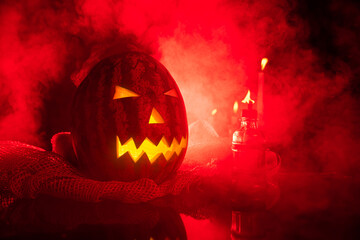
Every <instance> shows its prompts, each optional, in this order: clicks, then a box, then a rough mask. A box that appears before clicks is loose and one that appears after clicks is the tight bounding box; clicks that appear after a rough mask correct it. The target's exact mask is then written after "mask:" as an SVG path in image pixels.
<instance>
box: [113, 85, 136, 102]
mask: <svg viewBox="0 0 360 240" xmlns="http://www.w3.org/2000/svg"><path fill="white" fill-rule="evenodd" d="M128 97H139V94H136V93H134V92H133V91H131V90H129V89H126V88H123V87H120V86H115V94H114V97H113V99H114V100H115V99H119V98H128Z"/></svg>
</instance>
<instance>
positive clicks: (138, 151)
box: [116, 136, 187, 163]
mask: <svg viewBox="0 0 360 240" xmlns="http://www.w3.org/2000/svg"><path fill="white" fill-rule="evenodd" d="M186 146H187V137H185V138H184V137H182V138H181V141H180V143H179V142H178V141H177V140H176V138H173V140H172V142H171V144H170V145H169V144H168V142H167V141H166V138H165V137H162V138H161V140H160V142H159V143H158V145H155V144H154V143H153V142H152V141H151V140H150V139H148V138H145V140H144V141H143V142H142V144H141V145H140V146H139V147H138V148H137V147H136V145H135V142H134V139H133V138H129V139H128V140H127V141H126V142H125V143H124V144H121V142H120V140H119V137H118V136H116V156H117V158H119V157H121V156H122V155H124V154H125V153H129V155H130V157H131V158H132V159H133V161H134V162H135V163H136V162H137V161H138V160H139V159H140V158H141V156H143V154H146V155H147V156H148V158H149V161H150V163H153V162H155V160H156V159H158V157H159V156H160V155H161V154H162V155H164V157H165V159H166V160H167V161H168V160H169V159H170V158H171V157H172V156H173V154H174V153H175V154H176V155H177V156H179V155H180V153H181V152H182V150H183V149H185V148H186Z"/></svg>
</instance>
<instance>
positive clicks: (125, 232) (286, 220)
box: [0, 172, 360, 239]
mask: <svg viewBox="0 0 360 240" xmlns="http://www.w3.org/2000/svg"><path fill="white" fill-rule="evenodd" d="M359 186H360V180H359V179H356V178H353V177H346V176H339V175H337V174H335V173H321V174H320V173H299V172H298V173H295V172H279V173H278V174H277V176H276V178H274V179H273V180H272V181H266V183H260V182H258V183H256V182H254V184H248V189H247V190H246V191H240V192H239V191H232V190H231V189H232V188H236V183H235V184H234V185H233V186H231V187H230V188H216V187H213V188H212V187H206V186H195V187H192V188H191V189H189V190H188V191H186V192H185V193H184V194H182V195H180V196H175V197H165V198H161V199H156V200H154V201H152V202H150V203H143V204H122V203H119V202H115V201H102V202H99V203H83V202H76V201H70V200H64V199H56V198H51V197H48V196H42V197H40V198H38V199H35V200H21V201H18V202H15V203H14V204H13V205H11V206H10V207H8V208H3V209H1V211H0V217H1V218H0V237H1V238H2V239H360V207H359V205H360V201H359V200H360V191H359ZM224 189H227V190H224ZM229 189H230V191H229Z"/></svg>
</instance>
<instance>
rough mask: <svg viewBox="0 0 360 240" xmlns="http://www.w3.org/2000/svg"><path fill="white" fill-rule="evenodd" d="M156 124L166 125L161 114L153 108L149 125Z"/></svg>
mask: <svg viewBox="0 0 360 240" xmlns="http://www.w3.org/2000/svg"><path fill="white" fill-rule="evenodd" d="M155 123H164V119H163V118H162V116H161V115H160V113H159V112H158V111H157V110H156V109H155V108H153V109H152V111H151V115H150V119H149V124H155Z"/></svg>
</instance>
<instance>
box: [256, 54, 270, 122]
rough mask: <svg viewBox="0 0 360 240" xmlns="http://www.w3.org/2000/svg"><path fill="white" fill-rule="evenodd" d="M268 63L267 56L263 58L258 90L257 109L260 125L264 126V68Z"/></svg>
mask: <svg viewBox="0 0 360 240" xmlns="http://www.w3.org/2000/svg"><path fill="white" fill-rule="evenodd" d="M267 63H268V59H267V58H263V59H261V71H260V72H259V75H258V92H257V111H258V116H259V121H258V123H259V126H260V127H263V126H264V69H265V66H266V64H267Z"/></svg>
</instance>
